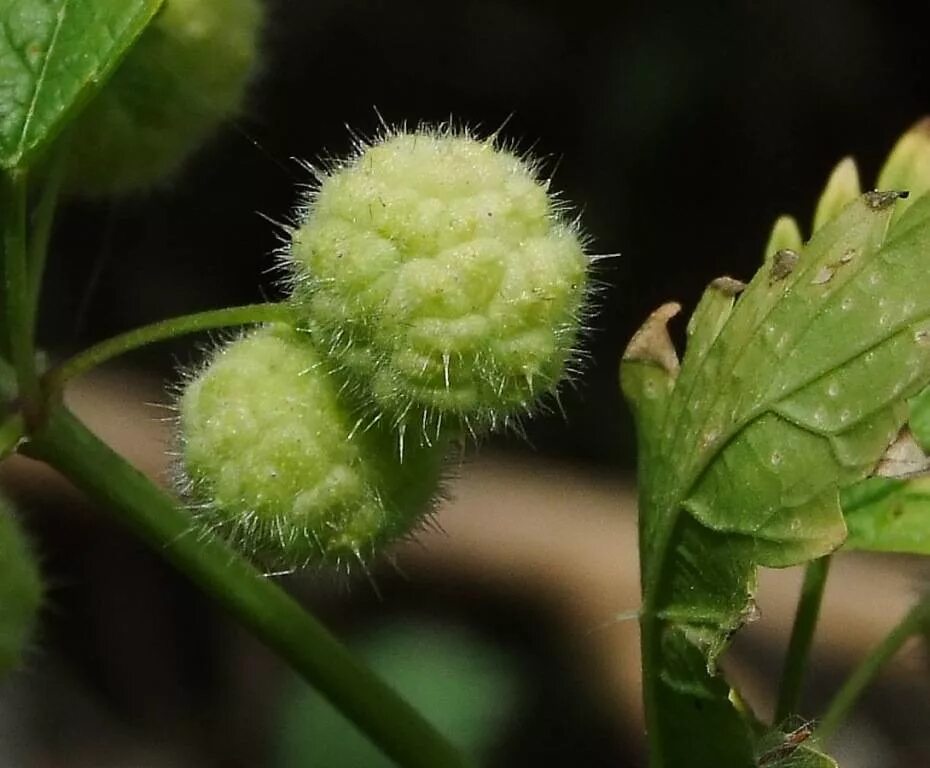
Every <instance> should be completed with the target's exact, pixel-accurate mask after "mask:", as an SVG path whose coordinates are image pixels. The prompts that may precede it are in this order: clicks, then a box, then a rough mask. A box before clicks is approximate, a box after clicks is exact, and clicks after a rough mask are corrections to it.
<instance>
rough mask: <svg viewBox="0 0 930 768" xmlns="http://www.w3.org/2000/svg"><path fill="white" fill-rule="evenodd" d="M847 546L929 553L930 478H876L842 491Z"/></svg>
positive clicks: (877, 550)
mask: <svg viewBox="0 0 930 768" xmlns="http://www.w3.org/2000/svg"><path fill="white" fill-rule="evenodd" d="M842 499H843V512H844V513H845V515H846V525H847V527H848V528H849V538H848V539H847V540H846V543H845V544H844V547H845V548H846V549H863V550H871V551H876V552H902V553H907V554H914V555H930V477H920V478H915V479H913V480H895V479H889V478H884V477H876V478H870V479H868V480H865V481H863V482H861V483H859V484H857V485H855V486H853V487H852V488H848V489H846V490H845V491H843V496H842Z"/></svg>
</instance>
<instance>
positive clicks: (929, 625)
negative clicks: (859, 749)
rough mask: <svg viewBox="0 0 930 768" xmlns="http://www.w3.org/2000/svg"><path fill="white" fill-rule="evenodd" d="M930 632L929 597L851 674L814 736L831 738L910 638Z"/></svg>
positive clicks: (916, 606) (828, 708)
mask: <svg viewBox="0 0 930 768" xmlns="http://www.w3.org/2000/svg"><path fill="white" fill-rule="evenodd" d="M925 632H930V596H928V597H924V598H923V599H922V600H921V601H920V602H919V603H917V605H915V606H914V607H913V608H912V609H911V610H910V611H909V612H908V613H907V615H905V617H904V618H903V619H901V621H900V622H899V623H898V625H897V626H896V627H895V628H894V629H892V630H891V632H889V633H888V635H887V636H886V637H885V639H884V640H882V641H881V643H879V644H878V646H876V647H875V649H874V650H873V651H872V652H871V653H870V654H869V655H868V656H867V657H866V658H865V660H864V661H863V662H862V663H861V664H860V665H859V666H858V667H857V668H856V669H855V670H854V671H853V673H852V674H851V675H850V676H849V679H848V680H847V681H846V682H845V683H844V685H843V687H842V688H840V690H839V692H838V693H837V694H836V696H835V697H834V698H833V701H832V702H830V706H829V707H827V711H826V713H825V714H824V716H823V717H822V718H821V720H820V725H819V727H818V728H817V736H819V737H820V738H821V739H824V740H826V739H829V738H831V737H832V736H833V735H834V734H835V733H836V731H837V729H838V728H839V727H840V725H841V724H842V722H843V721H844V720H845V719H846V716H847V715H848V714H849V713H850V711H851V710H852V708H853V707H854V706H855V705H856V702H857V701H858V700H859V697H860V696H861V695H862V693H863V691H865V689H866V688H867V687H868V686H869V684H870V683H871V682H872V681H873V680H875V678H876V677H877V676H878V673H879V672H880V671H881V669H882V667H883V666H885V664H887V663H888V662H889V661H890V660H891V659H892V657H893V656H894V655H895V654H896V653H897V652H898V651H899V650H900V649H901V646H902V645H904V643H905V642H907V640H909V639H910V638H911V637H914V636H917V635H920V634H923V633H925Z"/></svg>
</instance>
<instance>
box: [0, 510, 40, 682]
mask: <svg viewBox="0 0 930 768" xmlns="http://www.w3.org/2000/svg"><path fill="white" fill-rule="evenodd" d="M41 603H42V582H41V580H40V577H39V568H38V565H37V564H36V560H35V557H33V554H32V552H31V550H30V547H29V543H28V542H27V541H26V537H25V536H24V534H23V532H22V531H21V530H20V527H19V524H18V523H17V521H16V519H15V518H14V517H13V513H12V510H10V508H9V506H8V505H7V504H6V502H5V501H4V500H3V499H0V676H2V675H4V674H6V673H7V672H10V671H11V670H13V669H15V668H16V667H17V666H19V664H20V663H21V661H22V655H23V649H24V648H25V646H26V644H27V642H28V640H29V635H30V632H31V630H32V625H33V623H34V621H35V617H36V614H37V613H38V611H39V606H40V605H41Z"/></svg>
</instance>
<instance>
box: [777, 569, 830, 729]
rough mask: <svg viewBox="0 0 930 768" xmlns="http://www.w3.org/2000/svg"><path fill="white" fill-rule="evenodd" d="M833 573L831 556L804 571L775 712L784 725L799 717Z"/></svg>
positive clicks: (778, 721)
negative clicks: (818, 628)
mask: <svg viewBox="0 0 930 768" xmlns="http://www.w3.org/2000/svg"><path fill="white" fill-rule="evenodd" d="M829 573H830V556H829V555H828V556H827V557H821V558H819V559H817V560H812V561H811V562H810V563H808V564H807V568H806V569H805V571H804V583H803V584H802V586H801V597H800V599H799V600H798V609H797V612H796V613H795V617H794V626H793V627H792V629H791V640H790V641H789V643H788V653H787V655H786V658H785V669H784V672H783V673H782V678H781V686H780V687H779V690H778V705H777V706H776V708H775V722H776V723H780V722H783V721H784V720H785V718H787V717H788V716H789V715H792V714H795V713H797V710H798V705H799V704H800V701H801V689H802V687H803V684H804V674H805V672H806V671H807V664H808V661H809V656H810V650H811V646H812V645H813V642H814V632H815V631H816V629H817V618H818V616H819V615H820V604H821V602H822V601H823V593H824V588H825V587H826V585H827V576H828V574H829Z"/></svg>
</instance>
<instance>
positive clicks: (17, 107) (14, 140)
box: [0, 0, 161, 169]
mask: <svg viewBox="0 0 930 768" xmlns="http://www.w3.org/2000/svg"><path fill="white" fill-rule="evenodd" d="M160 5H161V0H92V1H91V0H0V84H2V86H0V166H2V167H4V168H7V169H14V168H17V169H22V168H26V167H28V166H30V165H32V163H33V160H34V158H35V156H36V155H37V154H38V153H39V152H41V150H42V149H43V148H44V147H45V146H46V145H47V144H48V142H50V141H51V140H52V139H53V138H54V137H55V135H57V133H58V132H59V131H60V130H61V128H62V127H63V126H64V124H65V123H66V122H67V120H68V119H69V118H70V117H71V116H73V115H74V113H75V112H76V110H77V109H78V108H79V107H80V106H81V104H83V103H84V102H85V101H86V100H87V99H88V98H89V97H90V96H91V95H92V94H93V93H94V92H95V91H96V90H97V89H98V88H99V87H100V86H101V84H102V83H103V82H104V81H105V80H106V78H107V77H108V76H109V75H110V73H111V72H112V71H113V69H114V68H115V67H116V65H117V64H118V62H119V61H120V59H121V58H122V57H123V56H124V55H125V54H126V52H127V50H128V49H129V48H130V46H131V45H132V44H133V42H134V41H135V39H136V38H137V37H138V36H139V34H140V33H141V32H142V30H143V29H144V28H145V26H146V24H148V22H149V21H151V19H152V17H153V16H154V15H155V13H156V11H157V10H158V8H159V6H160Z"/></svg>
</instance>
